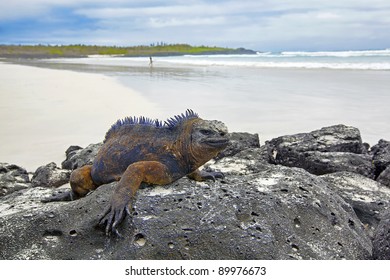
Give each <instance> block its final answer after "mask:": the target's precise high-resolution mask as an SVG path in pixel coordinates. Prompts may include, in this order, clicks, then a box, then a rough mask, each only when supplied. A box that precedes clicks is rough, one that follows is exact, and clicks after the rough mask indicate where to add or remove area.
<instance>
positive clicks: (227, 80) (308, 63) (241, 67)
mask: <svg viewBox="0 0 390 280" xmlns="http://www.w3.org/2000/svg"><path fill="white" fill-rule="evenodd" d="M152 59H153V65H152V66H150V65H149V57H135V58H132V57H107V56H90V57H88V58H74V59H73V58H68V59H63V58H61V59H50V60H40V61H38V62H34V63H35V64H36V65H37V66H42V67H49V68H58V69H68V70H72V71H82V72H92V73H103V74H105V75H109V76H111V77H115V78H116V79H117V80H118V81H119V82H120V83H122V84H124V85H126V86H127V87H130V88H132V89H133V90H136V91H138V92H139V93H140V94H141V95H142V96H144V97H145V98H147V99H148V100H149V101H151V102H153V103H154V104H155V105H156V106H155V108H157V109H156V112H155V114H154V115H153V116H150V117H152V118H159V119H162V120H165V119H166V118H168V117H170V116H172V115H175V114H179V113H182V112H184V111H185V110H186V109H187V108H191V109H193V110H194V111H196V112H198V113H199V115H200V116H201V117H203V118H205V119H219V120H221V121H224V122H225V123H226V124H227V126H228V127H229V129H230V131H241V132H244V131H246V132H251V133H259V136H260V140H261V143H264V141H266V140H270V139H272V138H274V137H278V136H281V135H286V134H294V133H300V132H308V131H312V130H315V129H319V128H321V127H324V126H330V125H335V124H345V125H351V126H355V127H357V128H359V129H360V131H361V133H362V138H363V141H366V142H368V143H369V144H371V145H374V144H376V143H377V142H378V140H379V139H381V138H384V139H388V140H390V122H389V120H390V110H389V108H388V107H389V104H390V49H386V50H371V51H341V52H331V51H328V52H280V53H270V52H267V53H260V52H259V53H257V54H253V55H196V56H191V55H185V56H173V57H153V58H152ZM80 94H82V93H80ZM117 102H120V100H117ZM130 105H131V106H134V105H137V104H129V108H130V107H131V106H130ZM102 113H104V110H102ZM127 115H128V116H131V115H133V114H132V112H131V110H130V109H129V111H128V112H126V114H125V113H124V115H123V117H125V116H127Z"/></svg>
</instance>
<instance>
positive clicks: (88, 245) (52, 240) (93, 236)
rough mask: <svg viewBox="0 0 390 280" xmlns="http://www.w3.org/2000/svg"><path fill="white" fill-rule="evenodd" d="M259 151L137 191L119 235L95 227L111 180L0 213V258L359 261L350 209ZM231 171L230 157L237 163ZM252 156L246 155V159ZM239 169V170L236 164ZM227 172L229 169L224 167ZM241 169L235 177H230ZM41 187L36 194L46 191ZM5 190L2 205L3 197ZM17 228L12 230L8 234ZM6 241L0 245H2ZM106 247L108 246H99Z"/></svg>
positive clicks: (362, 254) (360, 231) (311, 179)
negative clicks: (80, 193)
mask: <svg viewBox="0 0 390 280" xmlns="http://www.w3.org/2000/svg"><path fill="white" fill-rule="evenodd" d="M259 150H260V149H252V150H248V153H246V152H245V151H244V152H241V153H240V154H239V155H236V156H235V157H230V158H224V159H222V160H220V161H219V162H217V163H215V164H213V165H211V166H210V168H216V169H217V168H218V169H221V170H224V171H225V172H226V174H225V175H226V177H225V179H223V180H220V181H217V182H203V183H197V182H194V181H190V180H189V179H186V178H183V179H180V180H179V181H177V182H175V183H173V184H171V185H167V186H157V187H147V188H144V189H141V190H140V191H139V192H138V195H137V199H136V201H135V204H134V205H133V208H134V210H133V216H132V219H130V218H128V219H126V222H125V223H124V224H123V226H122V227H121V228H120V231H121V233H122V234H123V236H124V237H123V238H113V237H111V238H109V237H106V236H105V235H104V233H103V231H102V230H101V229H99V228H98V227H97V226H96V224H97V222H98V219H99V216H100V215H101V212H102V211H103V209H104V208H105V207H106V206H107V205H108V201H109V198H110V195H111V193H112V191H113V190H114V188H115V186H116V183H112V184H109V185H105V186H101V187H99V188H98V189H97V190H96V191H94V192H93V193H92V194H90V195H88V196H86V197H84V198H82V199H79V200H76V201H72V202H61V203H51V204H40V202H39V199H40V197H39V196H32V195H31V193H29V190H24V191H20V192H19V193H18V194H16V193H14V194H13V197H14V198H16V197H18V198H19V199H20V198H21V197H23V196H24V197H25V199H26V200H29V201H30V202H31V203H30V206H29V207H27V206H24V208H20V209H19V210H15V208H13V209H4V211H3V213H4V212H5V213H7V211H10V210H12V211H14V212H13V213H12V215H9V214H8V215H4V214H2V215H1V217H0V225H1V227H0V236H1V240H0V247H1V248H2V250H1V252H0V254H1V255H0V256H1V258H3V259H29V258H31V259H367V258H370V257H371V250H372V248H371V241H370V239H369V237H368V235H367V233H366V231H365V229H364V227H363V225H362V223H361V222H360V220H359V219H358V217H357V216H356V214H355V212H354V211H353V209H352V207H351V206H350V205H349V204H347V203H346V202H345V201H344V200H343V199H342V198H341V197H340V196H338V195H337V194H336V193H335V192H333V191H332V190H331V189H330V188H329V186H328V184H327V183H326V182H325V181H324V180H322V179H321V178H318V177H316V176H314V175H311V174H309V173H308V172H306V171H304V170H302V169H296V168H287V167H283V166H274V165H269V164H266V163H260V162H258V161H256V162H253V163H254V164H251V160H255V159H254V155H255V154H256V153H257V152H259ZM242 157H243V158H247V159H246V160H243V161H242V162H241V163H239V164H238V166H237V167H238V169H237V170H233V167H232V163H233V162H240V160H241V158H242ZM251 158H252V159H251ZM245 166H246V167H245ZM229 170H230V171H229ZM239 173H245V174H246V175H245V176H242V175H237V174H239ZM39 189H41V190H42V192H44V193H43V194H42V196H44V195H47V191H46V189H43V188H34V191H35V193H37V192H38V190H39ZM11 200H12V195H11V196H8V197H7V199H6V201H8V202H9V201H11ZM16 232H18V234H15V233H16ZM5 244H6V246H5ZM107 244H110V245H109V246H107Z"/></svg>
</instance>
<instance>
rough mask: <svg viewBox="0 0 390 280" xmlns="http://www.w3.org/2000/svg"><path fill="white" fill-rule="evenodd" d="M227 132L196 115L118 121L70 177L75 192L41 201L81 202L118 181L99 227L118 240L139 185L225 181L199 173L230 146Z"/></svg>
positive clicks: (219, 125)
mask: <svg viewBox="0 0 390 280" xmlns="http://www.w3.org/2000/svg"><path fill="white" fill-rule="evenodd" d="M227 132H228V131H227V127H226V126H225V124H223V123H222V122H220V121H216V120H203V119H201V118H199V116H198V114H196V113H194V112H193V111H192V110H187V111H186V112H185V113H184V114H181V115H177V116H174V117H173V118H170V119H168V120H166V121H165V123H163V122H162V121H159V120H152V119H149V118H145V117H139V118H136V117H127V118H125V119H123V120H118V121H117V122H116V123H115V124H113V125H112V127H111V128H110V129H109V130H108V132H107V133H106V136H105V140H104V142H103V146H102V147H101V148H100V150H99V152H98V154H97V156H96V158H95V159H94V161H93V163H92V165H85V166H83V167H81V168H78V169H76V170H74V171H73V172H72V174H71V177H70V185H71V188H72V190H71V191H69V192H66V193H62V194H57V195H53V196H52V197H49V198H46V199H44V200H43V202H50V201H60V200H73V199H77V198H80V197H83V196H85V195H86V194H87V193H88V192H90V191H91V190H94V189H96V188H97V187H98V186H100V185H103V184H108V183H111V182H114V181H119V182H118V186H117V189H116V190H115V191H114V193H113V195H112V197H111V201H110V206H109V208H108V209H107V211H106V212H105V213H104V214H103V217H102V218H101V219H100V223H99V224H100V225H101V226H103V227H104V226H105V231H106V234H107V235H109V234H110V233H114V234H117V235H120V234H119V232H118V230H117V227H118V225H119V224H120V223H121V221H122V220H123V219H124V217H125V216H126V214H128V215H129V216H130V209H131V202H132V200H133V199H134V197H135V194H136V191H137V190H138V188H139V187H140V185H141V184H143V183H146V184H149V185H166V184H169V183H172V182H173V181H175V180H177V179H179V178H181V177H183V176H186V175H187V176H188V177H189V178H191V179H194V180H197V181H203V180H206V179H213V180H215V178H222V177H223V174H222V173H221V172H206V171H200V170H198V168H199V167H200V166H202V165H203V164H204V163H206V162H207V161H209V160H210V159H212V158H213V157H215V156H216V155H217V154H218V153H219V152H220V151H222V150H223V149H224V148H225V147H226V146H227V145H228V143H229V139H228V137H227Z"/></svg>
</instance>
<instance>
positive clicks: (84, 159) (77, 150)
mask: <svg viewBox="0 0 390 280" xmlns="http://www.w3.org/2000/svg"><path fill="white" fill-rule="evenodd" d="M101 146H102V143H98V144H91V145H89V146H88V147H86V148H84V149H83V148H81V147H80V146H70V147H69V148H68V149H67V150H66V152H65V154H66V159H65V160H64V161H63V162H62V164H61V166H62V168H63V169H68V170H74V169H77V168H79V167H82V166H84V165H87V164H92V161H93V159H94V158H95V156H96V154H97V153H98V151H99V149H100V147H101Z"/></svg>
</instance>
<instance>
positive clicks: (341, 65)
mask: <svg viewBox="0 0 390 280" xmlns="http://www.w3.org/2000/svg"><path fill="white" fill-rule="evenodd" d="M161 61H163V62H168V63H174V64H182V65H194V66H228V67H255V68H303V69H351V70H390V62H377V63H352V62H351V63H347V62H334V63H333V62H278V61H269V62H264V61H261V62H259V61H238V60H235V61H228V60H212V59H196V60H191V59H175V60H170V59H163V60H161Z"/></svg>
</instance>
